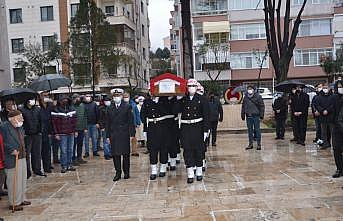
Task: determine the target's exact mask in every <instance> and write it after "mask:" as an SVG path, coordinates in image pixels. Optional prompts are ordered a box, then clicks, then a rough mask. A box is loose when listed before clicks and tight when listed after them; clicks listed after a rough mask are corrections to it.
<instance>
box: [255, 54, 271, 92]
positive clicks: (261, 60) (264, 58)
mask: <svg viewBox="0 0 343 221" xmlns="http://www.w3.org/2000/svg"><path fill="white" fill-rule="evenodd" d="M253 54H254V55H255V58H256V61H257V64H258V67H259V70H258V78H257V79H258V81H257V88H260V85H261V74H262V69H263V65H264V64H265V62H266V61H267V58H268V49H266V50H265V51H264V54H263V56H262V57H261V52H260V50H259V49H254V50H253Z"/></svg>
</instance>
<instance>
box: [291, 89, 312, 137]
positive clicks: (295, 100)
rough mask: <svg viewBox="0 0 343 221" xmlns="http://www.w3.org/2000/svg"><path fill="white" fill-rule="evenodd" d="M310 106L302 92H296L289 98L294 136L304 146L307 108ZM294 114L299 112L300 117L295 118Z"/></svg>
mask: <svg viewBox="0 0 343 221" xmlns="http://www.w3.org/2000/svg"><path fill="white" fill-rule="evenodd" d="M309 106H310V99H309V96H308V95H307V94H306V93H304V92H296V94H295V95H293V96H291V113H292V116H293V118H292V120H293V129H294V133H295V134H294V135H295V138H296V140H297V142H298V143H299V144H304V143H305V140H306V130H307V117H308V108H309ZM295 112H301V113H302V114H301V115H300V116H295V115H294V113H295Z"/></svg>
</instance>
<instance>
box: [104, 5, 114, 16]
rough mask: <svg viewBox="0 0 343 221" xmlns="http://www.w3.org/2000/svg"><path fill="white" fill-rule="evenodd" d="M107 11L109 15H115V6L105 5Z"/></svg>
mask: <svg viewBox="0 0 343 221" xmlns="http://www.w3.org/2000/svg"><path fill="white" fill-rule="evenodd" d="M105 13H106V15H107V16H114V6H113V5H111V6H106V7H105Z"/></svg>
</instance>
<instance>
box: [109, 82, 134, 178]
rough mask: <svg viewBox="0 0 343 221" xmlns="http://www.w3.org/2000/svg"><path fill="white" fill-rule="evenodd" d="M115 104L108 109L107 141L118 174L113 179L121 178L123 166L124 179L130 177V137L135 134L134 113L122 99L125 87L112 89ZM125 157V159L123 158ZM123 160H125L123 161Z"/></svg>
mask: <svg viewBox="0 0 343 221" xmlns="http://www.w3.org/2000/svg"><path fill="white" fill-rule="evenodd" d="M111 92H112V94H113V101H114V102H113V104H112V105H111V106H110V107H109V108H108V110H107V116H108V118H107V119H108V120H107V125H106V130H105V131H106V132H107V135H106V137H107V141H108V142H110V145H111V152H112V156H113V163H114V167H115V170H116V174H115V176H114V178H113V181H114V182H115V181H118V180H120V179H121V174H122V167H123V171H124V179H129V178H130V137H133V136H134V129H135V128H134V125H133V114H132V108H131V106H130V105H129V104H127V103H125V102H123V101H122V99H123V93H124V91H123V89H120V88H116V89H113V90H112V91H111ZM122 158H123V160H122ZM122 161H123V162H122Z"/></svg>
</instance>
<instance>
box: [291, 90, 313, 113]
mask: <svg viewBox="0 0 343 221" xmlns="http://www.w3.org/2000/svg"><path fill="white" fill-rule="evenodd" d="M290 106H291V113H292V116H293V117H294V113H295V112H302V115H300V116H304V117H307V116H308V108H309V106H310V98H309V96H308V94H306V93H304V92H300V93H296V94H295V95H292V96H291V105H290Z"/></svg>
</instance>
